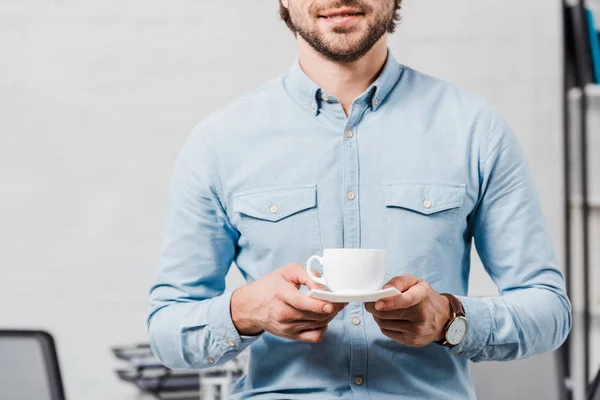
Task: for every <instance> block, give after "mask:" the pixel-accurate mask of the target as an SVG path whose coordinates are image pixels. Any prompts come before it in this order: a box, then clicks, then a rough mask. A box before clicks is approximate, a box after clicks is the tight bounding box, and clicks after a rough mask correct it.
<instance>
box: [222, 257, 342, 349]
mask: <svg viewBox="0 0 600 400" xmlns="http://www.w3.org/2000/svg"><path fill="white" fill-rule="evenodd" d="M301 285H305V286H307V287H308V288H309V289H323V287H322V286H321V285H319V284H317V283H315V282H313V281H312V280H311V279H310V278H309V277H308V275H307V273H306V268H304V266H302V265H300V264H297V263H292V264H288V265H286V266H285V267H283V268H280V269H278V270H275V271H273V272H271V273H270V274H268V275H266V276H264V277H262V278H260V279H258V280H256V281H254V282H252V283H249V284H247V285H244V286H242V287H241V288H239V289H237V290H236V291H235V292H234V293H233V295H232V297H231V318H232V320H233V323H234V325H235V327H236V328H237V330H238V332H239V333H240V334H242V335H256V334H258V333H260V332H262V331H267V332H269V333H272V334H273V335H277V336H280V337H284V338H288V339H294V340H300V341H303V342H310V343H316V342H320V341H321V339H322V338H323V336H324V335H325V332H326V331H327V325H328V324H329V323H330V322H331V321H332V320H333V319H334V318H335V316H336V315H337V314H338V313H339V312H340V311H341V310H342V309H343V308H344V307H345V306H346V304H332V303H329V302H326V301H322V300H317V299H313V298H311V297H308V296H306V295H305V294H303V293H302V292H300V290H298V289H300V286H301Z"/></svg>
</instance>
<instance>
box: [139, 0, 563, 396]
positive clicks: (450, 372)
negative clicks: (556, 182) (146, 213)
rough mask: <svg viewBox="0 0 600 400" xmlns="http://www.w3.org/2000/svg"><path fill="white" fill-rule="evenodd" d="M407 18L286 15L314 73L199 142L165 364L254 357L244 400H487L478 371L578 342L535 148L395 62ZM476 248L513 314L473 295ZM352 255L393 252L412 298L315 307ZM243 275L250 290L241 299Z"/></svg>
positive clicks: (159, 333)
mask: <svg viewBox="0 0 600 400" xmlns="http://www.w3.org/2000/svg"><path fill="white" fill-rule="evenodd" d="M400 2H401V0H395V1H394V0H281V4H280V8H281V15H282V17H283V19H284V20H285V22H286V23H287V25H288V26H289V27H290V28H291V29H292V31H293V32H294V33H295V34H296V37H297V41H298V60H297V62H296V63H295V64H294V66H293V67H292V69H291V70H290V71H289V73H287V74H285V75H283V76H281V77H280V78H277V79H275V80H273V81H271V82H269V83H267V84H266V85H264V86H262V87H261V88H259V89H258V90H256V91H254V92H252V93H250V94H247V95H246V96H244V97H242V98H241V99H239V100H237V101H236V102H234V103H233V104H231V105H229V106H228V107H226V108H224V109H222V110H220V111H218V112H216V113H214V114H213V115H211V116H210V117H208V118H206V119H205V120H204V121H202V122H201V123H200V124H199V125H198V126H197V127H196V128H195V130H194V132H193V133H192V135H191V136H190V137H189V139H188V141H187V143H186V144H185V146H184V148H183V150H182V153H181V154H180V157H179V160H178V162H177V165H176V170H175V175H174V180H173V185H172V192H171V200H170V206H169V213H168V221H167V229H166V236H165V243H164V249H163V251H162V255H161V259H160V271H159V276H158V278H157V281H156V284H155V285H154V287H153V288H152V291H151V296H150V300H151V312H150V316H149V318H148V324H149V334H150V341H151V343H152V348H153V350H154V352H155V354H156V355H157V356H158V358H159V359H160V360H161V361H162V362H163V363H165V364H166V365H168V366H171V367H177V368H204V367H210V366H213V365H217V364H221V363H224V362H226V361H227V360H230V359H232V358H234V357H236V355H238V354H239V353H240V352H241V351H242V350H244V349H245V348H247V347H250V349H249V351H250V361H249V366H248V368H249V369H248V374H247V376H245V377H244V378H242V379H241V380H240V381H239V382H238V383H237V384H236V385H235V387H234V389H233V393H232V395H231V398H234V399H242V398H256V399H333V398H348V399H369V398H371V399H398V398H404V399H453V400H454V399H473V398H475V393H474V389H473V386H472V383H471V380H470V374H469V360H471V361H484V360H513V359H518V358H522V357H526V356H531V355H533V354H537V353H542V352H547V351H551V350H553V349H556V348H557V347H558V346H559V345H560V344H561V343H562V342H563V341H564V339H565V337H566V336H567V334H568V332H569V330H570V327H571V315H570V303H569V300H568V299H567V297H566V295H565V291H564V286H565V283H564V279H563V277H562V275H561V273H560V272H559V270H558V269H557V267H556V263H555V258H554V255H553V250H552V246H551V243H550V238H549V235H548V232H547V228H546V226H545V222H544V220H543V217H542V214H541V210H540V206H539V202H538V199H537V197H536V193H535V191H534V188H533V184H532V182H531V177H530V174H529V172H528V169H527V166H526V164H525V161H524V158H523V154H522V153H521V150H520V148H519V145H518V143H517V141H516V139H515V137H514V135H513V133H512V132H511V130H510V128H509V127H508V126H507V124H506V123H505V122H504V121H503V120H502V119H501V118H500V117H499V116H498V114H497V113H496V112H494V111H493V110H492V109H491V108H490V106H489V105H487V104H486V103H485V102H484V101H482V100H481V99H479V98H477V97H475V96H473V95H470V94H468V93H465V92H464V91H462V90H459V89H457V88H455V87H453V86H451V85H449V84H447V83H444V82H442V81H440V80H437V79H434V78H431V77H429V76H426V75H423V74H421V73H418V72H416V71H414V70H412V69H411V68H409V67H406V66H403V65H401V64H399V63H398V62H397V61H396V60H395V59H394V57H393V55H392V54H391V53H390V52H389V51H388V48H387V44H386V40H387V34H388V33H391V32H393V30H394V27H395V24H396V22H397V20H398V12H399V9H400ZM473 238H474V242H475V245H476V247H477V250H478V252H479V255H480V257H481V259H482V261H483V263H484V265H485V268H486V270H487V272H488V273H489V275H490V276H491V277H492V279H493V280H494V282H495V283H496V284H497V286H498V288H499V290H500V293H501V295H500V296H499V297H494V298H473V297H467V296H466V294H467V281H468V276H469V268H470V266H469V265H470V258H469V257H470V250H471V242H472V239H473ZM343 247H345V248H374V249H385V250H386V251H387V261H388V264H387V272H388V274H389V275H390V278H391V279H390V280H389V282H388V285H391V286H395V287H396V288H397V289H399V290H400V291H401V292H402V294H400V295H398V296H395V297H392V298H388V299H385V300H381V301H378V302H377V303H375V304H374V303H367V304H364V305H363V304H361V303H350V304H348V305H345V304H337V303H335V304H332V303H328V302H325V301H320V300H315V299H313V298H311V297H308V296H306V295H305V293H306V290H308V289H307V288H306V287H308V288H315V287H317V285H315V284H314V283H312V281H311V280H310V279H309V278H308V276H307V274H306V272H305V269H304V266H303V265H302V263H304V262H305V261H306V260H307V259H308V258H309V256H311V255H313V254H321V252H322V250H323V249H324V248H343ZM233 261H235V263H236V265H237V266H238V267H239V269H240V271H241V272H242V274H243V276H244V277H245V278H246V279H247V282H248V283H247V284H246V285H244V286H242V287H241V288H239V289H238V290H236V291H234V292H233V293H224V290H225V275H226V273H227V271H228V269H229V267H230V265H231V263H232V262H233ZM465 318H466V320H467V321H468V327H467V324H465ZM457 324H458V325H457ZM461 330H462V331H465V330H466V334H464V335H463V334H462V333H461ZM457 332H458V333H457Z"/></svg>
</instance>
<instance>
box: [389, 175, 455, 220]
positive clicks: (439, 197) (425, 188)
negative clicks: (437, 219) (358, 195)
mask: <svg viewBox="0 0 600 400" xmlns="http://www.w3.org/2000/svg"><path fill="white" fill-rule="evenodd" d="M383 188H384V196H385V205H386V206H387V207H401V208H406V209H409V210H412V211H416V212H418V213H421V214H425V215H429V214H434V213H437V212H440V211H444V210H449V209H452V208H456V207H460V206H462V204H463V202H464V198H465V185H463V184H458V183H413V182H407V183H390V184H384V185H383Z"/></svg>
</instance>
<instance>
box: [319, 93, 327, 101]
mask: <svg viewBox="0 0 600 400" xmlns="http://www.w3.org/2000/svg"><path fill="white" fill-rule="evenodd" d="M321 98H322V99H323V100H325V101H327V100H329V96H327V94H325V93H322V94H321Z"/></svg>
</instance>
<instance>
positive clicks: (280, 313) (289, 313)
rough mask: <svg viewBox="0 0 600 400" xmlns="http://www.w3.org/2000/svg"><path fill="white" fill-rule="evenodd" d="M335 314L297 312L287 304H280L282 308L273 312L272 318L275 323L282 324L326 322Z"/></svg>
mask: <svg viewBox="0 0 600 400" xmlns="http://www.w3.org/2000/svg"><path fill="white" fill-rule="evenodd" d="M335 315H336V314H334V313H331V314H324V313H314V312H311V311H301V310H297V309H295V308H294V307H292V306H290V305H289V304H285V303H284V304H282V306H281V307H280V308H279V309H278V310H275V311H274V318H275V320H276V321H279V322H282V323H295V322H297V321H317V322H320V321H327V320H328V319H330V318H334V317H335Z"/></svg>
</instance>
